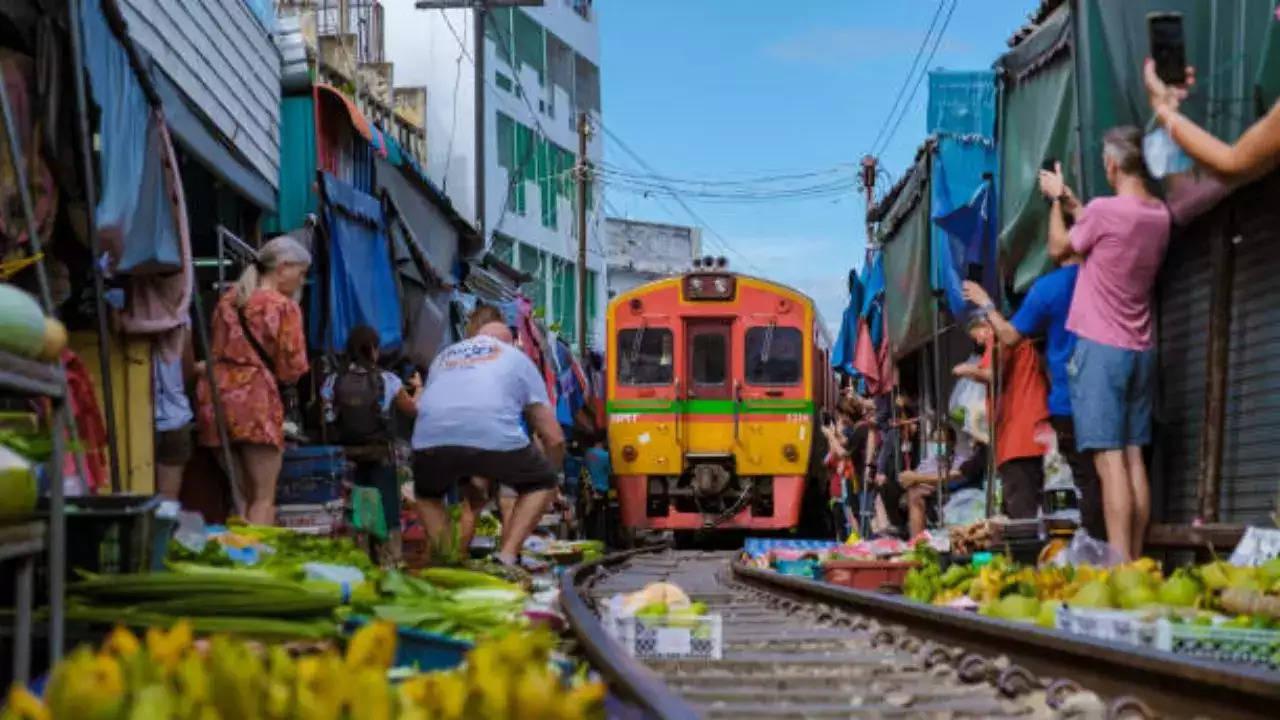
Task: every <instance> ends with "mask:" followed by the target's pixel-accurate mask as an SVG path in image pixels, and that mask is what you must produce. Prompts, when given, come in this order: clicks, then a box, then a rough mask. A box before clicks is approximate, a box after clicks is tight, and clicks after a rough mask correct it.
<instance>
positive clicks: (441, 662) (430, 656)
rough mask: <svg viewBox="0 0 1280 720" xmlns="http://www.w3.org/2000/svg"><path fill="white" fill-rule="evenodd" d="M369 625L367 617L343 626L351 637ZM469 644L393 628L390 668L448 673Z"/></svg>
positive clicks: (353, 618)
mask: <svg viewBox="0 0 1280 720" xmlns="http://www.w3.org/2000/svg"><path fill="white" fill-rule="evenodd" d="M368 622H369V619H368V618H367V617H363V616H359V615H357V616H353V617H351V618H350V619H349V620H347V622H346V623H345V624H344V625H343V632H344V633H345V634H346V635H352V634H353V633H355V631H356V630H358V629H360V628H361V627H362V626H363V625H365V624H366V623H368ZM472 647H473V646H472V644H471V643H469V642H467V641H466V640H459V639H458V638H455V637H449V636H448V635H438V634H436V633H429V632H423V631H422V630H414V629H412V628H406V627H399V628H396V657H395V660H394V661H393V663H392V665H393V667H410V668H417V669H418V670H421V671H423V672H429V671H432V670H451V669H453V668H456V667H458V666H459V665H461V664H462V661H463V659H464V658H465V657H466V655H467V653H468V652H470V651H471V648H472Z"/></svg>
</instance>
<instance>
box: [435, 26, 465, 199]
mask: <svg viewBox="0 0 1280 720" xmlns="http://www.w3.org/2000/svg"><path fill="white" fill-rule="evenodd" d="M440 16H441V17H443V18H444V21H445V23H449V16H448V15H447V14H446V13H445V11H444V8H440ZM449 29H450V30H451V31H452V30H453V25H452V24H450V25H449ZM462 29H463V30H466V29H467V26H466V25H463V26H462ZM453 36H454V37H455V38H457V37H458V34H457V33H454V34H453ZM458 49H459V50H460V51H462V50H463V48H461V47H459V48H458ZM464 54H465V53H464V52H459V53H458V58H457V59H456V60H455V61H454V71H453V113H452V115H453V120H451V121H450V123H449V148H448V149H447V150H446V151H445V155H444V174H443V175H442V176H441V179H440V182H441V186H440V189H441V191H442V192H446V193H447V192H448V190H449V166H450V165H452V164H453V139H454V138H455V137H457V136H458V84H459V82H460V81H461V80H462V58H463V55H464Z"/></svg>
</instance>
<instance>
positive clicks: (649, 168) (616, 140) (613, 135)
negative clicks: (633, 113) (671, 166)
mask: <svg viewBox="0 0 1280 720" xmlns="http://www.w3.org/2000/svg"><path fill="white" fill-rule="evenodd" d="M600 129H601V130H603V131H604V133H605V135H607V136H608V137H609V138H610V139H612V140H613V142H614V143H615V144H617V146H618V147H620V148H622V151H623V152H625V153H626V154H627V155H629V156H631V158H632V159H633V160H635V161H636V163H638V164H639V165H640V167H641V168H642V169H644V170H647V171H648V172H649V173H651V174H653V175H658V172H657V171H655V170H654V169H653V167H652V166H651V165H649V163H647V162H645V160H644V158H642V157H640V154H639V153H637V152H636V151H634V150H632V149H631V148H630V147H629V146H628V145H627V144H626V143H625V142H623V141H622V138H620V137H618V135H617V134H616V133H614V132H613V131H612V130H610V129H609V127H608V126H607V125H605V124H604V123H603V122H601V123H600ZM668 192H669V193H670V195H671V198H672V199H673V200H675V201H676V203H677V204H679V205H680V207H682V208H684V211H685V213H687V214H688V215H689V217H690V218H692V219H693V221H694V222H695V223H697V224H698V225H699V226H701V227H702V228H704V229H706V231H707V233H708V235H709V236H710V238H712V239H715V240H717V241H718V242H719V243H720V244H721V245H722V246H723V247H724V248H725V249H727V250H728V251H729V252H731V253H733V254H734V255H737V256H738V257H739V258H740V259H741V260H742V261H743V262H744V263H745V264H746V265H747V267H748V268H751V269H754V270H755V271H756V272H758V273H760V274H761V275H764V274H765V272H764V271H763V270H761V269H760V267H759V266H757V265H756V264H755V263H753V262H751V260H750V259H749V258H748V257H747V256H746V255H743V254H742V253H741V252H740V251H739V250H738V249H737V248H735V247H733V246H732V245H730V244H729V241H727V240H725V239H724V236H723V235H721V234H720V233H718V232H716V229H715V228H713V227H711V223H708V222H707V221H706V220H703V219H702V217H701V216H699V215H698V213H696V212H695V211H694V210H693V208H691V207H689V203H687V202H685V200H684V198H682V197H681V196H680V195H679V194H677V193H676V192H674V191H672V190H670V188H669V187H668Z"/></svg>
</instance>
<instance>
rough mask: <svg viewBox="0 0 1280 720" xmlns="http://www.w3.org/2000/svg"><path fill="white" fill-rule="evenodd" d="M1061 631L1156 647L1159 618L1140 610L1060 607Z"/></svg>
mask: <svg viewBox="0 0 1280 720" xmlns="http://www.w3.org/2000/svg"><path fill="white" fill-rule="evenodd" d="M1055 625H1056V626H1057V628H1058V629H1059V630H1062V631H1064V632H1069V633H1075V634H1077V635H1084V636H1086V637H1091V638H1094V639H1096V640H1106V641H1108V642H1118V643H1124V644H1127V645H1140V646H1142V647H1148V648H1156V647H1157V646H1156V635H1157V631H1156V619H1155V618H1153V617H1152V616H1151V614H1150V613H1144V612H1142V611H1140V610H1102V609H1095V608H1073V607H1069V606H1067V605H1062V606H1059V607H1058V616H1057V621H1056V622H1055Z"/></svg>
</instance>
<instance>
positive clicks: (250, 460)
mask: <svg viewBox="0 0 1280 720" xmlns="http://www.w3.org/2000/svg"><path fill="white" fill-rule="evenodd" d="M310 266H311V252H310V251H309V250H307V248H306V247H305V246H304V245H303V243H302V242H301V241H299V240H298V239H297V238H295V237H293V236H292V235H281V236H279V237H277V238H274V239H272V240H271V241H269V242H267V243H266V244H265V245H263V246H262V249H260V250H259V251H258V260H257V262H255V263H254V264H252V265H249V266H248V267H246V268H245V269H244V272H243V273H241V275H240V279H239V280H238V281H236V284H235V286H234V287H232V289H231V290H229V291H228V292H227V293H226V294H224V295H223V296H222V298H221V299H220V300H219V301H218V304H217V306H216V307H215V308H214V310H213V318H212V327H213V339H212V341H211V346H212V350H213V352H212V355H213V374H214V377H215V378H216V381H217V384H218V395H219V398H220V399H221V403H222V414H223V418H224V419H225V420H226V425H227V437H228V439H229V440H230V441H231V446H232V447H231V450H232V452H231V456H232V461H233V462H235V464H236V470H235V477H236V478H237V479H238V480H239V482H238V484H233V486H232V488H231V493H232V499H233V501H234V502H235V511H236V513H237V514H238V515H240V516H241V517H243V518H245V519H246V520H247V521H249V522H250V523H251V524H254V525H272V524H274V523H275V519H276V480H277V479H278V478H279V476H280V467H281V464H282V462H283V460H284V421H285V407H284V398H283V396H282V394H281V391H280V388H281V386H291V385H293V384H294V383H296V382H298V380H299V378H301V377H302V376H303V374H304V373H306V372H307V343H306V337H305V336H304V335H303V332H302V308H301V307H300V306H299V305H298V301H297V295H298V294H299V293H300V292H301V291H302V281H303V278H305V277H306V274H307V268H308V267H310ZM196 398H197V402H198V405H199V416H198V418H197V420H198V425H199V433H200V435H199V437H200V444H201V445H203V446H205V447H218V446H219V445H220V444H221V441H220V440H219V437H218V425H217V421H216V419H215V418H216V416H215V414H214V408H213V399H212V396H211V394H210V392H209V384H208V381H207V378H206V377H203V376H202V377H200V378H199V380H198V382H197V385H196ZM221 457H222V456H221V455H220V454H219V458H221Z"/></svg>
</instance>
